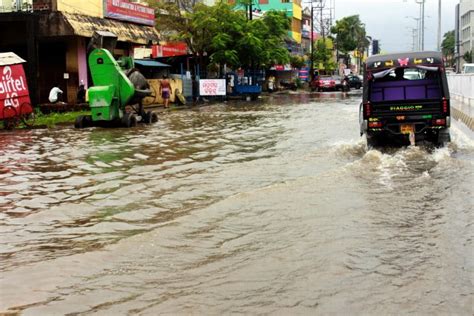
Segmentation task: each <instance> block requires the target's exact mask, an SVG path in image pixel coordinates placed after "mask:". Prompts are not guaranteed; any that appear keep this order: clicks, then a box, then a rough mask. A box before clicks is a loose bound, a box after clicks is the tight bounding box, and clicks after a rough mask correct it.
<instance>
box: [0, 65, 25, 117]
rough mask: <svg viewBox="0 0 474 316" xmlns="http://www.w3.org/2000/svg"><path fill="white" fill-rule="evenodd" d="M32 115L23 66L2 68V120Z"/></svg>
mask: <svg viewBox="0 0 474 316" xmlns="http://www.w3.org/2000/svg"><path fill="white" fill-rule="evenodd" d="M28 113H31V101H30V95H29V92H28V85H27V84H26V76H25V72H24V70H23V66H22V65H20V64H18V65H9V66H0V119H4V118H9V117H14V116H18V115H20V114H28Z"/></svg>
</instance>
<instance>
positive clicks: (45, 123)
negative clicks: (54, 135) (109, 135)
mask: <svg viewBox="0 0 474 316" xmlns="http://www.w3.org/2000/svg"><path fill="white" fill-rule="evenodd" d="M90 114H91V113H90V111H78V112H64V113H49V114H43V113H41V111H40V110H39V109H36V111H35V118H34V121H32V122H34V124H33V128H39V127H41V128H44V127H46V128H53V127H55V126H56V125H58V124H60V125H62V124H73V123H74V121H75V120H76V117H78V116H79V115H90ZM1 128H4V125H3V122H0V129H1ZM16 128H19V129H21V128H27V126H25V125H24V124H23V123H21V122H20V124H19V125H18V126H17V127H16ZM28 128H29V127H28Z"/></svg>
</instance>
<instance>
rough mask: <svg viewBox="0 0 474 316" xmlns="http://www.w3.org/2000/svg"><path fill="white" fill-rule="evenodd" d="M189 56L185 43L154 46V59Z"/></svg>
mask: <svg viewBox="0 0 474 316" xmlns="http://www.w3.org/2000/svg"><path fill="white" fill-rule="evenodd" d="M187 54H188V46H187V45H186V43H184V42H175V43H165V44H163V45H153V47H152V54H151V55H152V57H153V58H157V57H173V56H183V55H187Z"/></svg>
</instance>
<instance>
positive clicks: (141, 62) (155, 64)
mask: <svg viewBox="0 0 474 316" xmlns="http://www.w3.org/2000/svg"><path fill="white" fill-rule="evenodd" d="M135 64H137V65H140V66H145V67H162V68H163V67H171V66H170V65H167V64H163V63H160V62H159V61H156V60H151V59H135Z"/></svg>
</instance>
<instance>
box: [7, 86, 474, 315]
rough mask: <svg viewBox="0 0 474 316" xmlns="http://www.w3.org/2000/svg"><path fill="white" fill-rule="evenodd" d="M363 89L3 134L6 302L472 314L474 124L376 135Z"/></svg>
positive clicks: (104, 310) (51, 310) (121, 309)
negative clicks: (413, 142)
mask: <svg viewBox="0 0 474 316" xmlns="http://www.w3.org/2000/svg"><path fill="white" fill-rule="evenodd" d="M359 102H360V94H357V92H356V93H351V94H349V95H346V94H344V95H343V94H341V93H321V94H316V93H315V94H303V95H278V96H271V97H268V98H265V99H264V100H262V101H259V102H256V103H246V102H229V103H222V104H214V105H209V106H204V107H199V108H196V109H191V110H183V111H170V112H166V113H162V114H161V116H160V121H159V122H158V123H157V124H155V125H153V126H144V127H138V128H135V129H102V128H95V129H88V130H74V129H72V128H60V129H55V130H33V131H15V132H2V133H1V134H0V146H1V148H2V151H1V152H0V233H1V237H0V258H1V260H0V312H1V311H7V310H13V311H22V314H23V315H66V314H69V315H82V314H84V315H94V314H96V315H156V314H167V313H168V314H173V315H176V314H206V315H207V314H212V315H217V314H230V313H244V314H274V313H280V314H334V315H348V314H352V315H381V314H410V313H412V314H417V315H431V314H436V315H447V314H449V315H472V314H473V297H474V287H473V275H474V274H473V272H474V256H473V244H472V237H473V223H474V217H473V211H474V209H473V189H472V188H473V187H474V168H473V165H474V140H473V139H472V135H469V134H466V131H465V129H464V128H463V126H462V125H461V124H460V123H458V122H454V124H453V127H452V129H451V133H452V138H453V141H452V143H450V144H449V146H447V147H445V148H440V149H433V148H424V147H409V148H398V149H396V148H388V149H384V150H367V149H366V146H365V141H364V140H363V139H361V138H360V137H359V135H358V105H359Z"/></svg>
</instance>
